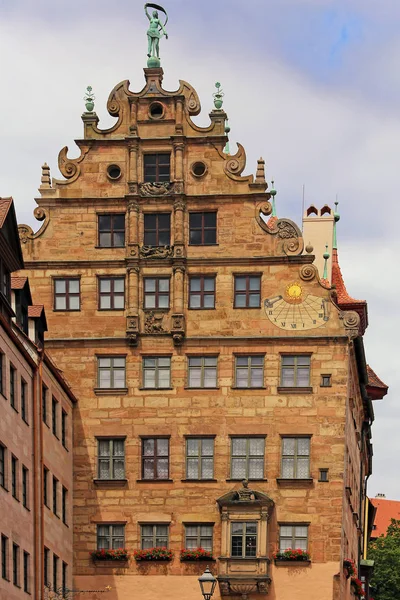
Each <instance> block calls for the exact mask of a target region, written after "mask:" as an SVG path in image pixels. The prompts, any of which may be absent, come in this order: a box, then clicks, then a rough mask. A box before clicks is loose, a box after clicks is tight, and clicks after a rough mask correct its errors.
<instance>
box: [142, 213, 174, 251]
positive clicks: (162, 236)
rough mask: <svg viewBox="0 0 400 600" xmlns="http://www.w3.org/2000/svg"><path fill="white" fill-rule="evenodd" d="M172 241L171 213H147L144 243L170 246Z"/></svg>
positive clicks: (145, 216)
mask: <svg viewBox="0 0 400 600" xmlns="http://www.w3.org/2000/svg"><path fill="white" fill-rule="evenodd" d="M170 243H171V215H170V213H145V215H144V245H145V246H169V245H170Z"/></svg>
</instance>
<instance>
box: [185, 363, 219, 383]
mask: <svg viewBox="0 0 400 600" xmlns="http://www.w3.org/2000/svg"><path fill="white" fill-rule="evenodd" d="M217 360H218V359H217V357H216V356H190V357H189V358H188V386H189V387H190V388H216V387H217Z"/></svg>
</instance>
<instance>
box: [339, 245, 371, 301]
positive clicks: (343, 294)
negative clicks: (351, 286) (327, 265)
mask: <svg viewBox="0 0 400 600" xmlns="http://www.w3.org/2000/svg"><path fill="white" fill-rule="evenodd" d="M332 285H334V286H336V295H337V301H338V304H357V303H359V302H365V300H355V299H354V298H352V297H351V296H350V295H349V294H348V292H347V290H346V286H345V284H344V281H343V275H342V271H341V270H340V265H339V258H338V251H337V250H336V248H334V249H333V251H332Z"/></svg>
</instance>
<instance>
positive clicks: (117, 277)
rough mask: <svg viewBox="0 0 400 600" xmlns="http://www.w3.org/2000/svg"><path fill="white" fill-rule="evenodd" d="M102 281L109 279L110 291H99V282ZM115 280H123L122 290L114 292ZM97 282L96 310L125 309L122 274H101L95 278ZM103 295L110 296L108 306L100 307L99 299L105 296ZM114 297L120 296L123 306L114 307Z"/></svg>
mask: <svg viewBox="0 0 400 600" xmlns="http://www.w3.org/2000/svg"><path fill="white" fill-rule="evenodd" d="M102 281H109V282H110V291H109V292H102V291H101V282H102ZM116 281H122V282H123V288H124V289H123V291H122V292H116V291H115V289H114V288H115V282H116ZM97 282H98V289H97V294H98V304H97V308H98V310H101V311H104V310H106V311H107V310H125V302H126V300H125V277H124V276H123V275H122V276H121V275H112V276H108V275H101V276H99V277H98V278H97ZM105 297H109V298H110V306H109V307H106V308H102V306H101V299H102V298H105ZM115 298H122V300H123V306H122V307H116V306H115Z"/></svg>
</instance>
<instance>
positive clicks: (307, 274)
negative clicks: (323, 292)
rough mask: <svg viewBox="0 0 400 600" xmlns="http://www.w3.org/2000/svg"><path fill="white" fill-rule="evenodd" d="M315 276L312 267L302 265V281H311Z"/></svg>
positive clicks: (315, 272)
mask: <svg viewBox="0 0 400 600" xmlns="http://www.w3.org/2000/svg"><path fill="white" fill-rule="evenodd" d="M316 276H317V269H316V268H315V266H314V265H303V266H302V267H301V269H300V277H301V279H302V280H303V281H312V280H313V279H314V278H315V277H316Z"/></svg>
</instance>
